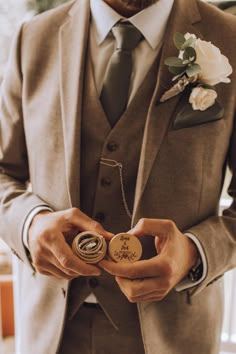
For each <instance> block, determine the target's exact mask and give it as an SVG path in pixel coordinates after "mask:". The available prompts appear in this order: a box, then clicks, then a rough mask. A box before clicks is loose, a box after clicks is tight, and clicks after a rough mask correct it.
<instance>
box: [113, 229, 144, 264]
mask: <svg viewBox="0 0 236 354" xmlns="http://www.w3.org/2000/svg"><path fill="white" fill-rule="evenodd" d="M108 254H109V256H110V258H111V259H112V260H113V261H115V262H123V263H133V262H136V261H138V260H139V259H140V258H141V256H142V244H141V242H140V241H139V239H138V238H137V237H136V236H134V235H131V234H127V233H121V234H118V235H115V236H114V237H113V238H112V239H111V241H110V243H109V246H108Z"/></svg>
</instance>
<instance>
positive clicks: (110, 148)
mask: <svg viewBox="0 0 236 354" xmlns="http://www.w3.org/2000/svg"><path fill="white" fill-rule="evenodd" d="M118 147H119V145H118V144H117V143H116V142H115V141H110V142H109V143H108V144H107V150H108V151H110V152H113V151H116V150H117V149H118Z"/></svg>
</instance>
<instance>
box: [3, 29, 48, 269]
mask: <svg viewBox="0 0 236 354" xmlns="http://www.w3.org/2000/svg"><path fill="white" fill-rule="evenodd" d="M22 30H23V25H22V27H21V28H20V30H19V32H18V33H17V35H16V38H15V40H14V42H13V45H12V50H11V53H10V58H9V62H8V66H7V68H6V72H5V76H4V80H3V82H2V86H1V95H0V237H1V238H2V239H3V240H4V241H5V242H6V243H7V244H8V245H9V247H10V248H11V249H12V251H13V253H14V254H15V255H17V256H18V258H19V259H21V260H23V261H24V262H26V263H28V262H29V260H28V255H27V251H26V249H25V247H24V245H23V242H22V230H23V227H24V222H25V220H26V218H27V215H28V214H29V213H30V211H31V210H32V209H34V208H35V207H37V206H39V205H45V203H44V202H43V201H42V200H41V199H40V198H38V197H37V196H36V195H34V194H33V193H31V192H30V191H29V189H28V188H27V187H28V184H29V166H28V158H27V141H26V138H25V132H24V122H23V115H24V110H23V103H22V102H23V98H22V97H23V94H22V92H23V89H22V87H23V85H22V82H23V75H22V71H21V41H22ZM28 264H29V263H28Z"/></svg>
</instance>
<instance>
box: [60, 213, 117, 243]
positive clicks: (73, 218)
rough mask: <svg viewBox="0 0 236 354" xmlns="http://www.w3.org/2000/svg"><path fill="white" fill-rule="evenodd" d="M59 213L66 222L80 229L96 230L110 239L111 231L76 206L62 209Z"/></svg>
mask: <svg viewBox="0 0 236 354" xmlns="http://www.w3.org/2000/svg"><path fill="white" fill-rule="evenodd" d="M61 213H62V216H63V218H64V219H65V220H66V221H67V222H69V223H71V224H73V225H75V226H77V227H78V228H79V229H80V230H83V231H94V232H97V233H98V234H100V235H102V236H104V237H105V238H106V239H108V240H110V239H111V238H112V237H113V236H114V234H112V233H111V232H108V231H106V230H105V229H104V228H103V227H102V225H101V224H99V223H98V222H97V221H95V220H93V219H91V218H90V217H89V216H87V215H86V214H84V213H83V212H82V211H81V210H79V209H77V208H71V209H68V210H64V211H63V212H61Z"/></svg>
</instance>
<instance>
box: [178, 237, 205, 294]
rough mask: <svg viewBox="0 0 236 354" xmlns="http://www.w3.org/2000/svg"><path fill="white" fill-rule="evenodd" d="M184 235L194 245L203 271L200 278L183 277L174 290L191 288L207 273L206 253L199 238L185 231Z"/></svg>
mask: <svg viewBox="0 0 236 354" xmlns="http://www.w3.org/2000/svg"><path fill="white" fill-rule="evenodd" d="M185 235H186V236H188V237H189V238H190V239H191V240H192V241H193V242H194V243H195V245H196V247H197V249H198V252H199V254H200V258H201V262H202V265H203V271H202V276H201V278H200V279H198V280H197V281H192V280H191V279H189V277H186V278H184V279H183V280H182V281H181V282H180V283H178V284H177V285H176V287H175V290H176V291H183V290H187V289H190V288H193V287H194V286H196V285H198V284H200V283H201V282H202V281H203V280H204V279H205V278H206V275H207V260H206V255H205V252H204V250H203V248H202V245H201V243H200V242H199V240H198V239H197V237H196V236H194V235H193V234H191V233H186V234H185Z"/></svg>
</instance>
